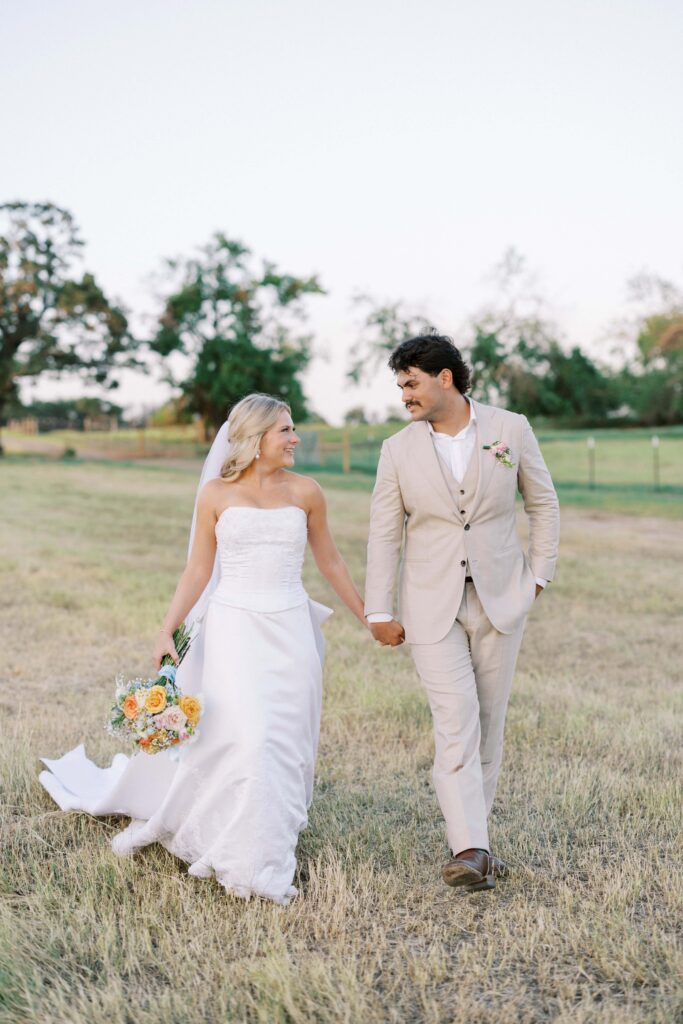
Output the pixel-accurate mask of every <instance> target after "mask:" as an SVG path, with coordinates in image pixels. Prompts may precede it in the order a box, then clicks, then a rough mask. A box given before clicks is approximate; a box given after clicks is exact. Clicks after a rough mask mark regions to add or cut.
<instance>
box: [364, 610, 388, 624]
mask: <svg viewBox="0 0 683 1024" xmlns="http://www.w3.org/2000/svg"><path fill="white" fill-rule="evenodd" d="M393 617H394V616H393V615H390V614H389V612H373V613H372V614H371V615H366V616H365V618H366V619H367V620H368V622H391V620H392V619H393Z"/></svg>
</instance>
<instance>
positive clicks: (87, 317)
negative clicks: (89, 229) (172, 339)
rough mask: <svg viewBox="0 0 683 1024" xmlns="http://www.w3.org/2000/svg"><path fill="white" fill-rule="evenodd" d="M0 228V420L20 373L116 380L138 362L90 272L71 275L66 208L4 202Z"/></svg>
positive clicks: (76, 245)
mask: <svg viewBox="0 0 683 1024" xmlns="http://www.w3.org/2000/svg"><path fill="white" fill-rule="evenodd" d="M0 228H1V231H0V422H2V420H3V418H4V417H5V413H6V409H7V407H8V405H9V402H10V401H11V400H12V399H13V398H16V397H17V395H18V383H19V381H20V380H21V379H22V378H30V377H32V378H35V377H38V376H40V375H43V374H48V375H54V376H61V375H62V374H64V373H75V374H78V375H80V376H81V377H82V378H83V379H85V380H89V381H94V382H96V383H98V384H102V385H106V386H107V387H109V388H114V387H116V386H117V381H116V379H115V377H114V376H113V375H114V374H115V372H116V370H117V369H119V368H121V367H123V366H132V365H136V363H135V360H134V359H133V357H132V355H131V353H132V351H133V349H134V347H135V341H134V339H133V338H132V336H131V334H130V332H129V330H128V321H127V319H126V316H125V313H124V311H123V310H122V309H121V307H119V306H117V305H115V304H112V303H111V302H110V301H109V300H108V299H107V297H106V295H105V294H104V292H103V291H102V289H101V288H100V286H99V285H98V283H97V281H96V280H95V278H94V276H93V275H92V274H91V273H88V272H85V273H83V274H81V275H79V276H76V275H75V273H74V265H75V263H76V262H77V260H78V258H79V256H80V251H81V248H82V246H83V242H82V240H81V238H80V236H79V232H78V229H77V227H76V224H75V223H74V219H73V217H72V215H71V214H70V213H69V212H68V211H67V210H63V209H61V208H60V207H58V206H54V205H53V204H52V203H26V202H14V203H4V204H2V205H0ZM1 452H2V447H1V446H0V453H1Z"/></svg>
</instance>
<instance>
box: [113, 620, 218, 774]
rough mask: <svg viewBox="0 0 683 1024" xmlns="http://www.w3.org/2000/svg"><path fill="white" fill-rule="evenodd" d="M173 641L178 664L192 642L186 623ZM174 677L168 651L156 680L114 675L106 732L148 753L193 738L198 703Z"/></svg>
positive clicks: (197, 717) (195, 728) (173, 667)
mask: <svg viewBox="0 0 683 1024" xmlns="http://www.w3.org/2000/svg"><path fill="white" fill-rule="evenodd" d="M173 642H174V644H175V647H176V651H177V652H178V664H180V662H181V661H182V660H183V658H184V657H185V655H186V654H187V652H188V649H189V647H190V644H191V642H192V639H191V637H190V634H189V631H188V630H187V628H186V627H185V623H182V625H180V626H179V627H178V629H176V630H175V632H174V633H173ZM175 677H176V666H175V665H174V664H173V659H172V658H171V657H170V655H168V654H167V655H165V656H164V658H163V659H162V662H161V668H160V669H159V674H158V675H157V677H156V679H130V680H128V681H126V680H125V679H124V678H123V676H117V678H116V700H115V702H114V704H113V706H112V709H111V714H110V716H109V723H108V725H107V730H108V732H110V733H111V734H112V735H113V736H125V737H126V738H127V739H132V740H133V741H134V742H135V744H136V746H137V747H138V749H139V750H144V751H145V753H147V754H158V753H159V751H160V750H166V749H167V748H168V747H175V746H177V745H178V744H179V743H184V742H185V741H186V740H189V739H191V738H193V737H196V736H197V735H198V730H197V725H198V723H199V718H200V715H201V713H202V706H201V702H200V701H199V699H198V698H197V697H192V696H190V695H189V694H188V695H183V692H182V690H180V688H179V687H178V686H177V685H176V681H175Z"/></svg>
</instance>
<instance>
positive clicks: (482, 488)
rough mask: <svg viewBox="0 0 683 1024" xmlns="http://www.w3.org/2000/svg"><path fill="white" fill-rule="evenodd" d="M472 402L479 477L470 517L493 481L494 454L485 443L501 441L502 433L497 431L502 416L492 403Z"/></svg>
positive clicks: (475, 455) (499, 427)
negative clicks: (486, 449)
mask: <svg viewBox="0 0 683 1024" xmlns="http://www.w3.org/2000/svg"><path fill="white" fill-rule="evenodd" d="M472 404H473V405H474V409H475V412H476V414H477V440H476V446H477V447H476V451H474V452H472V458H477V459H478V460H479V479H478V481H477V489H476V491H475V492H474V498H473V500H472V508H471V510H470V515H469V517H468V518H470V519H471V518H472V516H473V515H474V514H475V512H476V511H477V508H478V507H479V503H480V502H481V499H482V498H483V496H484V495H485V494H486V489H487V487H488V486H489V483H490V482H491V476H492V474H493V470H494V468H495V464H496V459H495V457H494V455H493V454H492V452H490V451H485V450H484V445H485V444H491V443H492V442H493V441H499V440H500V435H499V434H497V433H496V430H498V431H500V429H501V422H500V417H499V416H498V414H497V411H496V410H495V409H493V408H492V407H491V406H490V405H480V404H479V402H473V403H472Z"/></svg>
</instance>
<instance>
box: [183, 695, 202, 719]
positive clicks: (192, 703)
mask: <svg viewBox="0 0 683 1024" xmlns="http://www.w3.org/2000/svg"><path fill="white" fill-rule="evenodd" d="M179 703H180V707H181V708H182V709H183V711H184V712H185V714H186V715H187V717H188V720H189V721H190V722H191V723H192V725H196V724H197V722H198V721H199V716H200V715H201V713H202V706H201V704H200V702H199V700H198V699H197V698H196V697H189V696H188V697H181V698H180V702H179Z"/></svg>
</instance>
